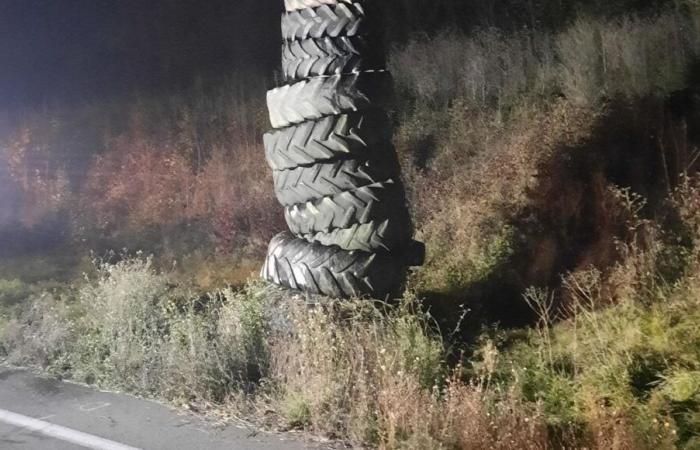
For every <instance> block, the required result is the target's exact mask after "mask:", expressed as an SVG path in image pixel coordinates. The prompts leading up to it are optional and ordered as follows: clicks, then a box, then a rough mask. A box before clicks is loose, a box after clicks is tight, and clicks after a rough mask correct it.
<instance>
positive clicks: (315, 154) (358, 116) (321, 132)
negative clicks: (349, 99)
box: [263, 111, 394, 170]
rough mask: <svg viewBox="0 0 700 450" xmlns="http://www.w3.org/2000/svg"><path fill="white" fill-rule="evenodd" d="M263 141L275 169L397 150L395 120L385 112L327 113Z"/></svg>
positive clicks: (271, 135) (292, 167) (267, 135)
mask: <svg viewBox="0 0 700 450" xmlns="http://www.w3.org/2000/svg"><path fill="white" fill-rule="evenodd" d="M263 140H264V143H265V157H266V159H267V163H268V165H269V166H270V168H272V170H289V169H294V168H296V167H299V166H309V165H312V164H316V163H319V162H327V161H331V160H334V159H338V158H347V157H349V156H361V157H362V156H364V157H369V156H371V155H373V154H382V153H386V152H393V151H394V150H393V147H392V145H391V122H390V120H389V117H388V116H387V115H386V114H385V113H383V112H381V111H368V112H366V113H349V114H341V115H338V116H327V117H324V118H322V119H320V120H316V121H307V122H304V123H301V124H299V125H293V126H291V127H287V128H282V129H280V130H276V131H272V132H270V133H267V134H265V136H264V137H263Z"/></svg>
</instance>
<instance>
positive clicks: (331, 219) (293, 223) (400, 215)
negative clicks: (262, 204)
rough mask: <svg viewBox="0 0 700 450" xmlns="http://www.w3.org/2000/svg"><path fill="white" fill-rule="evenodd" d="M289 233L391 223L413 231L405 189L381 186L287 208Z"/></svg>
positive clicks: (392, 184) (395, 184) (380, 184)
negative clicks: (387, 221) (389, 221)
mask: <svg viewBox="0 0 700 450" xmlns="http://www.w3.org/2000/svg"><path fill="white" fill-rule="evenodd" d="M284 217H285V219H286V221H287V225H288V226H289V230H290V231H291V232H292V233H294V234H295V235H297V236H304V235H309V234H316V233H321V232H329V231H332V230H336V229H346V228H351V227H352V226H353V225H355V224H366V223H370V222H375V223H381V222H384V221H386V220H391V221H394V222H396V223H397V226H398V225H400V226H403V227H405V228H406V229H407V230H408V231H409V232H410V231H411V230H412V226H411V219H410V216H409V214H408V209H407V207H406V196H405V194H404V191H403V187H402V186H401V184H400V183H397V182H388V183H377V184H372V185H369V186H365V187H361V188H359V189H356V190H354V191H347V192H343V193H341V194H338V195H334V196H332V197H324V198H322V199H320V200H316V201H313V202H307V203H303V204H298V205H294V206H290V207H287V208H285V210H284Z"/></svg>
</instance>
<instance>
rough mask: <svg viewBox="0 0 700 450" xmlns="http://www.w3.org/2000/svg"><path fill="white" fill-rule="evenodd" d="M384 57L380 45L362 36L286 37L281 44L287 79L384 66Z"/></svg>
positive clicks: (382, 68) (292, 80)
mask: <svg viewBox="0 0 700 450" xmlns="http://www.w3.org/2000/svg"><path fill="white" fill-rule="evenodd" d="M385 60H386V58H385V55H384V51H383V50H382V48H381V45H370V43H369V42H368V40H367V39H365V38H364V37H362V36H357V37H346V36H342V37H337V38H331V37H326V38H323V39H305V40H303V41H287V42H285V43H284V44H283V46H282V74H283V75H284V80H285V81H286V82H294V81H299V80H303V79H306V78H312V77H319V76H330V75H337V74H348V73H358V72H362V71H366V70H384V69H386V64H385Z"/></svg>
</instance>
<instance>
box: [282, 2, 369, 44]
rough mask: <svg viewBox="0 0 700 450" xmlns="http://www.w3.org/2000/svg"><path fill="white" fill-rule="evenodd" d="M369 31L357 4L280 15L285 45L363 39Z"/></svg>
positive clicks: (363, 10) (346, 3)
mask: <svg viewBox="0 0 700 450" xmlns="http://www.w3.org/2000/svg"><path fill="white" fill-rule="evenodd" d="M371 31H372V27H371V26H370V24H369V22H368V21H367V17H366V14H365V8H364V5H363V4H362V3H360V2H342V3H339V4H338V3H336V4H335V5H322V6H319V7H317V8H304V9H299V10H295V11H291V12H287V13H284V14H282V39H284V40H285V41H300V40H304V39H309V38H313V39H320V38H324V37H339V36H362V35H366V34H369V33H370V32H371Z"/></svg>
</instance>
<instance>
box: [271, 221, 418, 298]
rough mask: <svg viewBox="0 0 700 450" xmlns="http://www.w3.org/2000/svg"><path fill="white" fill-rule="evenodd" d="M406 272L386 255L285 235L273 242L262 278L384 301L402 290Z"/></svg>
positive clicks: (339, 295)
mask: <svg viewBox="0 0 700 450" xmlns="http://www.w3.org/2000/svg"><path fill="white" fill-rule="evenodd" d="M404 273H405V268H404V267H403V266H402V263H401V262H400V261H398V260H394V259H393V258H391V257H390V256H388V255H386V254H381V253H367V252H359V251H346V250H343V249H341V248H340V247H335V246H330V247H329V246H323V245H321V244H318V243H309V242H307V241H305V240H303V239H298V238H295V237H294V236H293V235H292V234H291V233H288V232H284V233H281V234H279V235H277V236H276V237H275V238H273V239H272V242H271V243H270V247H269V250H268V255H267V259H266V261H265V265H264V267H263V269H262V272H261V276H262V278H263V279H265V280H267V281H270V282H272V283H275V284H279V285H282V286H286V287H288V288H291V289H295V290H301V291H305V292H308V293H311V294H321V295H326V296H330V297H335V298H347V297H365V296H374V297H380V298H381V297H384V296H386V295H388V294H391V293H393V292H394V291H395V290H396V289H397V288H398V287H399V285H400V283H401V281H402V278H403V274H404Z"/></svg>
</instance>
